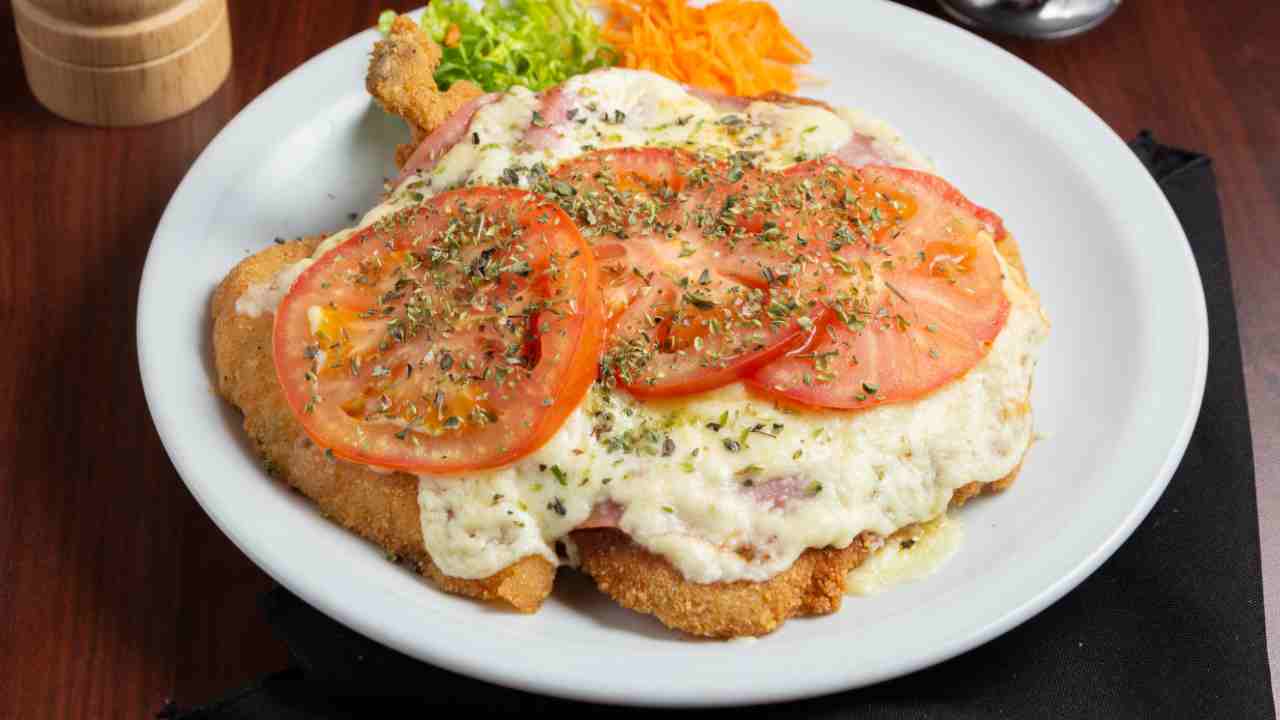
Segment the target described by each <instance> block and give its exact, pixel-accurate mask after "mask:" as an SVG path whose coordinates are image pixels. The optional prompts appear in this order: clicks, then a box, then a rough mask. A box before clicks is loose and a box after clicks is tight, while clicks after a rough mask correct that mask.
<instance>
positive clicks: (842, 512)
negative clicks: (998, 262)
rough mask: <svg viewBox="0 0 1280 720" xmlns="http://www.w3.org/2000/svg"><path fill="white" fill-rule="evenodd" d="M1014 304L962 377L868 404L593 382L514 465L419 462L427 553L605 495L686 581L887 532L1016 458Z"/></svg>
mask: <svg viewBox="0 0 1280 720" xmlns="http://www.w3.org/2000/svg"><path fill="white" fill-rule="evenodd" d="M1006 290H1007V291H1008V292H1009V295H1010V299H1011V300H1012V301H1013V303H1014V305H1013V308H1012V309H1011V311H1010V314H1009V319H1008V322H1007V324H1006V326H1005V329H1004V330H1003V331H1002V332H1001V333H1000V335H999V336H998V337H997V339H996V341H995V344H994V345H993V347H992V349H991V351H990V352H989V353H988V354H987V356H986V357H985V358H983V360H982V361H981V362H979V363H978V365H977V366H975V367H974V368H973V369H972V370H970V371H969V373H968V374H966V375H965V376H964V377H963V378H961V379H960V380H958V381H956V382H954V383H952V384H951V385H948V386H947V387H944V388H942V389H941V390H938V391H936V392H934V393H932V394H931V395H929V396H927V397H925V398H923V399H921V400H919V401H916V402H913V403H903V404H898V405H888V406H883V407H879V408H875V409H872V410H868V411H865V412H860V413H855V414H847V413H829V412H804V411H795V410H782V409H779V408H777V407H775V406H774V405H773V404H772V403H771V402H769V401H767V400H759V399H756V398H753V397H751V396H749V395H748V394H747V392H746V390H745V389H744V388H743V386H742V385H741V384H735V385H731V386H728V387H726V388H722V389H720V390H718V391H714V392H711V393H707V394H705V395H699V396H695V397H690V398H681V399H679V400H678V401H677V400H673V401H667V402H663V403H655V402H646V403H640V402H638V401H636V400H634V399H633V398H631V397H630V396H628V395H626V394H625V393H621V392H615V393H607V392H606V391H604V390H602V389H600V388H599V387H598V386H597V388H594V389H593V390H592V392H591V393H590V394H589V395H588V397H587V399H586V401H585V402H584V403H583V405H582V407H580V408H579V409H578V410H577V411H576V412H575V413H574V414H573V415H572V416H570V418H569V420H568V422H566V423H565V425H564V427H562V428H561V429H560V432H559V433H557V434H556V436H555V437H553V438H552V439H551V441H550V442H548V443H547V445H546V446H544V447H543V448H542V449H540V450H538V451H537V452H535V453H534V454H532V455H530V456H528V457H526V458H524V459H523V460H521V461H519V462H517V463H516V464H514V465H512V466H511V467H508V468H504V469H501V470H498V471H493V472H484V473H473V474H469V475H467V476H466V477H465V478H439V477H426V476H424V477H422V478H420V480H419V491H418V502H419V506H420V508H421V511H422V534H423V537H424V538H425V540H426V545H427V550H428V552H429V553H430V554H431V558H432V560H433V561H435V563H436V564H437V565H438V566H439V567H440V569H441V570H442V571H443V572H445V573H446V574H449V575H453V576H456V577H465V578H480V577H486V576H488V575H492V574H493V573H495V572H497V571H498V570H501V569H502V568H504V567H506V566H507V565H509V564H511V563H512V562H514V561H515V560H517V559H519V558H521V557H523V556H525V555H541V556H542V557H545V558H546V559H547V560H549V561H550V562H553V563H555V562H558V560H557V559H556V553H555V542H556V540H557V539H559V538H561V537H563V536H564V535H565V534H567V533H568V532H569V531H570V530H572V529H574V528H575V527H577V526H578V525H580V524H582V523H583V522H584V521H586V520H587V519H588V517H590V516H591V513H592V511H593V510H594V509H595V508H597V507H609V506H610V505H609V504H610V503H613V504H614V505H615V506H617V507H619V508H620V509H621V516H620V518H618V520H617V526H618V527H619V528H620V529H621V530H623V531H624V532H626V533H627V534H628V535H629V536H630V537H631V538H632V540H634V541H635V542H637V543H639V544H640V545H642V546H643V547H645V548H646V549H648V550H649V551H651V552H653V553H655V554H658V555H661V556H663V557H665V558H666V559H668V560H669V561H670V562H671V563H672V564H673V565H675V567H676V568H678V569H679V570H680V572H681V573H682V574H683V575H684V576H685V577H686V578H688V579H690V580H693V581H695V582H704V583H706V582H716V581H728V580H744V579H745V580H766V579H768V578H770V577H772V576H773V575H775V574H777V573H778V572H780V571H782V570H785V569H786V568H788V567H790V566H791V564H792V563H793V562H794V561H795V559H796V558H797V557H799V556H800V553H802V552H804V550H806V549H808V548H811V547H827V546H835V547H844V546H847V545H848V544H849V543H850V542H852V541H853V539H854V538H855V537H856V536H857V535H858V533H860V532H862V531H863V530H870V531H872V532H875V533H877V534H880V535H882V536H888V535H890V534H892V533H893V532H894V531H896V530H898V529H899V528H901V527H903V526H905V525H908V524H911V523H919V522H925V521H928V520H931V519H933V518H935V517H937V516H938V515H940V514H941V513H943V512H944V511H945V510H946V508H947V505H948V503H949V502H950V500H951V495H952V493H953V492H954V491H955V489H956V488H958V487H960V486H962V485H965V484H967V483H970V482H974V481H978V482H990V481H993V480H997V479H999V478H1001V477H1004V476H1005V475H1007V474H1008V473H1010V472H1012V471H1013V470H1014V468H1015V467H1017V465H1018V463H1019V462H1020V461H1021V459H1022V456H1023V453H1024V452H1025V450H1026V449H1027V447H1028V446H1029V444H1030V442H1031V439H1032V423H1031V414H1030V411H1029V408H1028V407H1027V404H1026V399H1027V392H1028V387H1029V384H1030V382H1031V373H1032V370H1033V368H1034V366H1035V360H1036V354H1037V351H1038V348H1039V345H1040V344H1041V342H1042V341H1043V340H1044V338H1045V335H1046V325H1045V321H1044V319H1043V317H1042V316H1041V314H1040V312H1039V310H1038V308H1037V307H1036V306H1035V305H1034V303H1033V302H1032V301H1031V299H1030V298H1028V297H1027V296H1026V295H1025V294H1024V293H1022V292H1021V291H1020V290H1019V289H1018V288H1017V286H1015V285H1014V284H1013V283H1012V282H1010V281H1007V280H1006Z"/></svg>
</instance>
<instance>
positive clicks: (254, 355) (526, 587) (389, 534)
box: [211, 237, 556, 612]
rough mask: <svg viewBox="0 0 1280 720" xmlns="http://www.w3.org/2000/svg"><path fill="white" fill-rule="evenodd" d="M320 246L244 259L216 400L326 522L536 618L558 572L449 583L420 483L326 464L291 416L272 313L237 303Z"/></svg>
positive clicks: (231, 296)
mask: <svg viewBox="0 0 1280 720" xmlns="http://www.w3.org/2000/svg"><path fill="white" fill-rule="evenodd" d="M320 240H321V238H320V237H312V238H305V239H302V240H299V241H294V242H289V243H285V244H283V245H274V246H272V247H269V248H267V249H265V250H263V251H261V252H259V253H257V254H256V255H252V256H250V257H248V258H245V259H244V260H243V261H241V262H240V264H239V265H237V266H236V267H235V269H233V270H232V271H231V272H230V273H229V274H228V275H227V277H226V278H225V279H224V280H223V281H222V283H221V284H220V285H218V288H217V289H216V290H215V291H214V293H213V298H212V304H211V310H212V316H213V350H214V366H215V368H216V371H217V376H218V392H219V393H220V394H221V395H222V396H223V397H224V398H226V399H227V400H228V401H229V402H231V404H233V405H235V406H236V407H237V408H239V409H240V410H241V412H242V413H243V414H244V429H245V432H246V433H248V435H249V437H250V438H251V439H252V440H253V442H254V445H255V446H256V448H257V450H258V452H259V453H260V454H261V455H262V457H263V460H264V462H265V464H266V467H267V470H268V472H269V473H271V474H273V475H275V476H276V477H278V478H279V479H281V480H283V481H284V482H286V483H288V484H289V485H290V486H292V487H293V488H295V489H297V490H299V491H301V492H302V493H303V494H304V495H306V496H307V497H309V498H311V499H312V500H313V501H315V503H316V505H317V506H318V507H319V509H320V511H321V513H323V514H324V515H325V516H326V517H328V518H329V519H331V520H333V521H335V522H337V523H338V524H340V525H342V526H343V527H345V528H347V529H349V530H351V531H353V532H355V533H356V534H358V535H360V536H362V537H364V538H366V539H368V540H370V541H372V542H374V543H376V544H378V545H379V546H381V547H382V548H383V549H384V550H386V551H387V553H388V554H389V555H390V556H392V557H394V558H396V559H399V560H403V561H406V562H407V563H408V564H409V565H410V566H411V567H414V568H415V569H417V571H418V572H420V573H421V574H422V575H424V576H426V577H428V578H430V579H431V580H432V581H434V582H435V583H436V585H438V586H439V587H440V588H441V589H443V590H445V591H447V592H450V593H454V594H457V595H466V596H469V597H473V598H479V599H481V600H487V601H493V602H496V603H499V604H506V605H509V606H510V607H512V608H514V609H516V610H519V611H521V612H534V611H536V610H537V609H538V608H539V607H540V606H541V605H542V602H543V600H545V599H546V597H547V595H548V594H550V592H551V586H552V582H553V580H554V579H555V571H556V569H555V566H553V565H552V564H551V563H549V562H548V561H547V560H546V559H544V558H541V557H536V556H529V557H525V558H522V559H520V560H518V561H516V562H515V563H513V564H512V565H510V566H508V567H506V568H504V569H503V570H501V571H499V572H498V573H495V574H494V575H492V576H490V577H487V578H482V579H478V580H467V579H462V578H455V577H450V576H448V575H445V574H444V573H443V572H441V570H440V569H439V568H438V567H437V566H436V564H435V563H434V562H432V560H431V557H430V556H429V555H428V554H427V552H426V546H425V544H424V543H423V539H422V525H421V521H420V516H419V510H418V481H417V478H415V477H413V476H412V475H406V474H404V473H392V474H379V473H374V472H373V471H371V470H368V469H366V468H362V467H359V466H357V465H353V464H351V463H346V462H342V461H337V460H331V459H329V458H327V457H325V454H324V453H323V451H322V450H321V449H320V448H319V447H317V446H316V445H315V443H313V442H311V440H310V438H309V437H307V435H306V433H305V431H304V430H303V429H302V426H301V425H300V424H299V423H298V421H297V420H296V419H295V418H294V417H293V414H292V413H291V412H290V410H289V407H288V405H287V403H286V402H285V399H284V393H283V392H282V390H281V389H280V384H279V382H278V380H277V379H276V371H275V364H274V361H273V359H272V350H271V345H272V323H273V319H274V315H271V314H263V315H260V316H259V317H256V318H250V317H248V316H246V315H241V314H239V313H237V312H236V307H235V305H236V300H237V299H239V298H240V296H241V295H242V294H243V293H244V291H245V290H246V289H247V288H248V287H249V286H250V285H251V284H254V283H261V282H266V281H268V280H270V279H271V278H272V277H273V276H274V275H275V274H276V273H277V272H279V271H280V270H281V269H282V268H284V267H285V266H286V265H288V264H290V263H293V262H297V261H298V260H301V259H303V258H305V257H308V256H310V254H311V253H312V251H313V250H315V247H316V245H318V244H319V242H320Z"/></svg>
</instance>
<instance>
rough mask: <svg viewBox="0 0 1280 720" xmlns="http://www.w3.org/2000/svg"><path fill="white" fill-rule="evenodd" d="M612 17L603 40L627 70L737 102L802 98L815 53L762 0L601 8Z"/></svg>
mask: <svg viewBox="0 0 1280 720" xmlns="http://www.w3.org/2000/svg"><path fill="white" fill-rule="evenodd" d="M596 4H598V5H599V6H601V7H602V8H604V9H605V11H606V12H608V19H607V20H606V21H605V24H604V28H603V30H602V31H601V37H603V39H604V40H605V41H606V42H608V43H610V44H611V45H613V46H614V47H615V48H617V49H618V50H619V53H620V59H621V64H622V65H623V66H624V67H629V68H637V69H641V70H652V71H654V72H656V73H660V74H662V75H666V76H667V77H670V78H672V79H673V80H679V81H680V82H683V83H688V84H690V85H695V86H697V87H701V88H705V89H707V90H713V91H716V92H722V93H728V94H731V95H763V94H765V93H768V92H775V91H776V92H788V93H789V92H794V91H795V89H796V81H797V73H796V72H795V68H794V66H795V65H802V64H804V63H807V62H809V61H810V60H812V59H813V55H812V53H810V52H809V49H808V48H806V47H805V46H804V44H803V43H801V42H800V40H799V39H797V38H796V36H795V35H793V34H792V33H791V31H790V30H788V29H787V27H786V25H783V24H782V19H781V18H779V17H778V11H777V10H775V9H774V8H773V6H772V5H770V4H769V3H767V2H763V1H762V0H719V1H718V2H715V3H712V4H710V5H707V6H706V7H703V8H694V7H690V6H689V0H596Z"/></svg>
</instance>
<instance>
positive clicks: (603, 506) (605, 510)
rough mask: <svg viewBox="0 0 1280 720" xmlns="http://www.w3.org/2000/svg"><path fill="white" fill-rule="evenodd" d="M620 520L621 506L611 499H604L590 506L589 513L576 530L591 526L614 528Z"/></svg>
mask: <svg viewBox="0 0 1280 720" xmlns="http://www.w3.org/2000/svg"><path fill="white" fill-rule="evenodd" d="M621 520H622V506H621V505H619V504H618V503H616V502H614V501H612V500H605V501H604V502H602V503H599V504H598V505H596V506H595V507H593V508H591V514H590V515H589V516H587V519H586V520H583V521H582V522H581V523H580V524H579V525H578V527H577V528H575V529H576V530H591V529H593V528H616V527H618V522H619V521H621Z"/></svg>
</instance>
